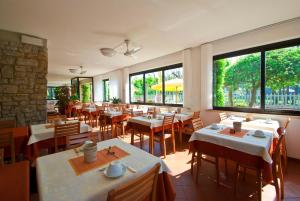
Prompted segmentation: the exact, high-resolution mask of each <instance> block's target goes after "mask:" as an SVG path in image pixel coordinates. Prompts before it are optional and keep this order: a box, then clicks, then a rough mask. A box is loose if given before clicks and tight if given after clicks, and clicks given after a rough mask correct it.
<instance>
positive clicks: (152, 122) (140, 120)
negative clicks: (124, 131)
mask: <svg viewBox="0 0 300 201" xmlns="http://www.w3.org/2000/svg"><path fill="white" fill-rule="evenodd" d="M128 122H133V123H137V124H141V125H145V126H149V127H150V128H156V127H160V126H162V125H163V119H148V117H144V116H143V117H132V118H130V119H129V120H128ZM176 122H178V120H177V119H174V123H176Z"/></svg>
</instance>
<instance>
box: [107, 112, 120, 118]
mask: <svg viewBox="0 0 300 201" xmlns="http://www.w3.org/2000/svg"><path fill="white" fill-rule="evenodd" d="M104 114H105V115H106V116H108V117H116V116H120V115H122V114H123V113H122V112H119V111H105V113H104Z"/></svg>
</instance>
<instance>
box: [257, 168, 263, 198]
mask: <svg viewBox="0 0 300 201" xmlns="http://www.w3.org/2000/svg"><path fill="white" fill-rule="evenodd" d="M256 185H257V200H258V201H261V198H262V197H261V196H262V195H261V193H262V170H261V169H260V168H259V169H257V178H256Z"/></svg>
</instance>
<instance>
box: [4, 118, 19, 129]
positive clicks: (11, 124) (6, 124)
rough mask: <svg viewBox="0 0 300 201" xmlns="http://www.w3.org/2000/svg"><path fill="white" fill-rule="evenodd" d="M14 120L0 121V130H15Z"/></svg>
mask: <svg viewBox="0 0 300 201" xmlns="http://www.w3.org/2000/svg"><path fill="white" fill-rule="evenodd" d="M16 126H17V125H16V120H0V129H1V128H15V127H16Z"/></svg>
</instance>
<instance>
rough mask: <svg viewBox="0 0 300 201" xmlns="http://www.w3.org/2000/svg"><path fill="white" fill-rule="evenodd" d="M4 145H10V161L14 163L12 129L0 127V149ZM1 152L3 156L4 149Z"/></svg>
mask: <svg viewBox="0 0 300 201" xmlns="http://www.w3.org/2000/svg"><path fill="white" fill-rule="evenodd" d="M5 147H10V153H11V161H12V163H15V161H16V160H15V140H14V136H13V131H12V129H11V130H7V129H0V149H4V148H5ZM1 152H2V153H3V157H4V150H2V151H1Z"/></svg>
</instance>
